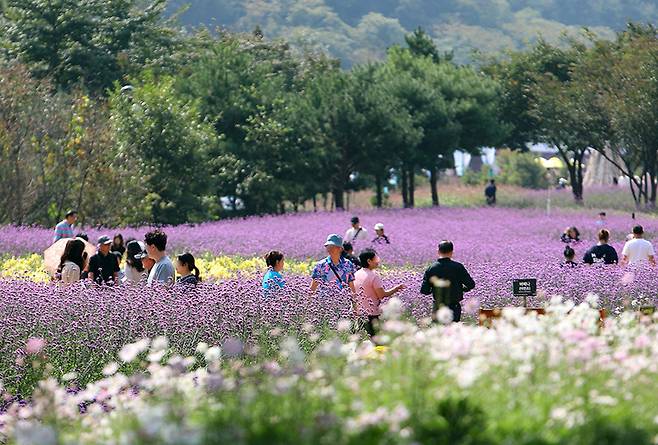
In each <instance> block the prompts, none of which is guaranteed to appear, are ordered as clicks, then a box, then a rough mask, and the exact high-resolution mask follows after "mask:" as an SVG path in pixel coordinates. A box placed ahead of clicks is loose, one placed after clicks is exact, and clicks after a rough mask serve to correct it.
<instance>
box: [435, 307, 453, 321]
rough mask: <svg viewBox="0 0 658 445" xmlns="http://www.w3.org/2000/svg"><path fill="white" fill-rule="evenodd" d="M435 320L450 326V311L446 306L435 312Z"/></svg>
mask: <svg viewBox="0 0 658 445" xmlns="http://www.w3.org/2000/svg"><path fill="white" fill-rule="evenodd" d="M436 319H437V320H438V322H439V323H441V324H450V323H452V311H451V310H450V308H449V307H447V306H441V307H440V308H439V310H438V311H436Z"/></svg>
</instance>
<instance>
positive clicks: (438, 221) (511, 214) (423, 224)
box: [0, 208, 658, 265]
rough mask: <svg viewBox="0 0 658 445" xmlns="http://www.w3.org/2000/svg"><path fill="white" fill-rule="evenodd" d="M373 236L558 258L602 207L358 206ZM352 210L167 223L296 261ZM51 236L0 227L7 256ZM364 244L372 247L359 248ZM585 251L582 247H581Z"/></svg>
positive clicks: (420, 248) (399, 260) (224, 246)
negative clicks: (568, 235) (379, 227)
mask: <svg viewBox="0 0 658 445" xmlns="http://www.w3.org/2000/svg"><path fill="white" fill-rule="evenodd" d="M357 214H358V215H359V216H360V217H361V222H362V224H363V225H364V227H365V228H366V229H367V230H368V231H369V235H371V237H373V238H374V233H373V226H374V225H375V224H376V223H379V222H381V223H384V225H385V227H386V234H387V235H388V236H389V237H390V238H391V240H392V242H393V244H392V247H391V248H390V249H387V250H388V252H387V258H386V262H387V263H389V264H396V265H403V264H411V265H419V264H425V263H427V262H429V261H431V260H432V258H433V257H434V256H435V250H436V244H437V242H438V241H439V240H441V239H444V238H449V239H452V240H453V241H455V243H456V246H457V249H458V256H459V257H460V258H461V259H462V260H464V261H465V262H467V263H468V262H481V261H491V260H496V261H503V262H510V263H516V262H519V261H526V262H532V261H541V262H544V263H545V262H550V261H553V260H559V259H560V257H561V252H562V248H563V245H562V243H560V241H559V236H560V234H561V233H562V231H563V230H564V228H565V227H566V226H569V225H575V226H576V227H578V228H579V229H580V231H581V234H582V239H583V240H585V242H584V245H583V246H582V248H581V250H583V249H584V248H586V246H587V245H589V244H590V243H591V242H594V240H595V236H596V231H597V229H598V227H597V226H596V214H595V212H592V213H590V212H576V211H561V212H554V213H553V214H552V215H551V216H546V215H545V213H544V212H542V211H538V210H516V209H490V208H480V209H456V208H445V209H413V210H379V211H368V212H357ZM351 216H352V214H351V213H322V212H321V213H302V214H290V215H284V216H264V217H252V218H246V219H235V220H224V221H218V222H212V223H205V224H199V225H194V226H190V225H183V226H176V227H168V228H166V229H165V230H166V231H167V233H168V235H169V239H170V242H169V244H170V250H173V251H177V252H180V251H183V250H189V251H190V252H192V253H194V254H196V255H200V254H204V253H208V254H211V255H241V256H247V257H251V256H260V255H262V254H264V253H265V252H267V251H268V250H271V249H278V250H282V251H283V252H285V253H286V254H287V255H288V256H289V257H292V258H297V259H307V258H316V257H319V256H321V255H322V254H323V248H322V243H323V242H324V240H325V237H326V236H327V235H328V234H329V233H339V234H340V235H343V234H344V233H345V230H346V229H348V228H349V219H350V217H351ZM634 223H640V224H643V225H644V226H645V230H646V231H647V233H648V237H649V238H651V237H652V235H653V234H654V233H658V220H656V219H655V218H649V217H643V219H638V220H635V221H634V220H632V219H631V217H630V215H610V216H609V217H608V224H607V228H608V229H610V230H611V232H612V245H614V246H615V247H616V248H621V246H622V245H623V240H624V237H625V236H626V234H628V233H629V231H630V229H631V227H632V226H633V224H634ZM147 230H148V228H137V229H134V228H126V229H107V230H97V229H89V230H86V231H87V233H88V234H89V236H90V240H91V241H92V242H93V241H94V240H95V239H96V238H97V237H98V236H99V235H101V234H106V235H112V234H114V233H116V232H121V233H123V235H124V237H126V238H139V239H142V238H143V235H144V233H145V232H146V231H147ZM51 240H52V230H51V229H44V228H31V227H14V226H2V227H0V255H24V254H28V253H34V252H43V250H44V249H46V248H47V247H48V246H49V245H50V242H51ZM356 247H357V250H359V249H360V248H362V247H366V246H365V245H358V246H356ZM576 250H577V252H578V249H576Z"/></svg>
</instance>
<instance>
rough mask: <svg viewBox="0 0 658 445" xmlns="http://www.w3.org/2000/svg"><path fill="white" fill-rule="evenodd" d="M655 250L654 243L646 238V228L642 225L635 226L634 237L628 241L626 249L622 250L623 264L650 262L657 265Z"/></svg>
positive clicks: (625, 245)
mask: <svg viewBox="0 0 658 445" xmlns="http://www.w3.org/2000/svg"><path fill="white" fill-rule="evenodd" d="M655 255H656V254H655V252H654V250H653V245H652V244H651V243H650V242H649V241H647V240H645V239H644V228H643V227H642V226H640V225H637V226H635V227H633V238H632V239H631V240H629V241H626V244H624V249H623V250H622V251H621V256H622V260H621V264H622V266H625V265H627V264H642V263H646V262H649V263H651V265H652V266H655V265H656V259H655Z"/></svg>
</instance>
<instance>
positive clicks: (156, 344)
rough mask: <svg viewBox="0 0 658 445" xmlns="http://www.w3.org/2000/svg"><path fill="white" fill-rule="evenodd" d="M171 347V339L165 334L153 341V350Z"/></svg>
mask: <svg viewBox="0 0 658 445" xmlns="http://www.w3.org/2000/svg"><path fill="white" fill-rule="evenodd" d="M168 347H169V340H167V337H165V336H164V335H161V336H159V337H156V338H155V339H154V340H153V343H151V351H164V350H165V349H167V348H168Z"/></svg>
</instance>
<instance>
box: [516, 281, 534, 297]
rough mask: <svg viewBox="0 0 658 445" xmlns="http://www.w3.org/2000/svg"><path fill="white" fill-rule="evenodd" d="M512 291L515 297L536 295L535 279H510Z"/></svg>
mask: <svg viewBox="0 0 658 445" xmlns="http://www.w3.org/2000/svg"><path fill="white" fill-rule="evenodd" d="M512 291H513V292H514V296H515V297H536V296H537V279H536V278H526V279H522V280H514V281H512Z"/></svg>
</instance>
